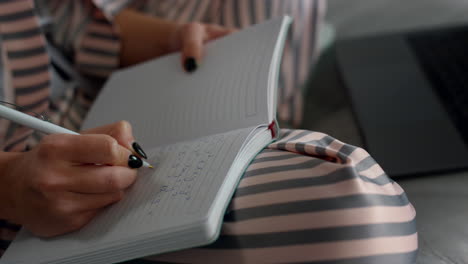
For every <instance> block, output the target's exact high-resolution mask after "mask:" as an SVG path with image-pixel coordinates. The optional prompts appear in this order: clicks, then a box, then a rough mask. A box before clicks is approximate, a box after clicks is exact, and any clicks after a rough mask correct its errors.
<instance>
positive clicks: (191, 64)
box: [184, 57, 197, 72]
mask: <svg viewBox="0 0 468 264" xmlns="http://www.w3.org/2000/svg"><path fill="white" fill-rule="evenodd" d="M184 67H185V70H186V71H187V72H193V71H195V70H196V69H197V61H196V60H195V58H193V57H189V58H187V59H185V64H184Z"/></svg>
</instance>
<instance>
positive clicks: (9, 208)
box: [0, 152, 21, 221]
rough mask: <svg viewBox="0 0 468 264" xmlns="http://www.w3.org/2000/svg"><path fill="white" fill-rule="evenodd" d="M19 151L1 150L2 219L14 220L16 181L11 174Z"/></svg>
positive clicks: (0, 196)
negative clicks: (14, 188) (14, 181)
mask: <svg viewBox="0 0 468 264" xmlns="http://www.w3.org/2000/svg"><path fill="white" fill-rule="evenodd" d="M18 155H21V153H19V152H0V219H5V220H9V221H14V220H15V219H14V214H13V212H14V211H15V204H14V199H13V197H12V195H13V194H14V192H13V191H12V186H13V185H14V183H13V182H12V181H13V180H15V179H13V178H12V177H11V175H10V171H11V166H14V165H15V162H16V160H17V157H18ZM18 180H19V179H18Z"/></svg>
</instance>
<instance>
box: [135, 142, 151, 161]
mask: <svg viewBox="0 0 468 264" xmlns="http://www.w3.org/2000/svg"><path fill="white" fill-rule="evenodd" d="M132 147H133V149H134V150H135V151H136V153H138V155H140V156H142V157H143V158H145V159H147V158H148V156H146V153H145V152H144V151H143V149H142V148H141V146H140V144H138V143H136V142H133V144H132Z"/></svg>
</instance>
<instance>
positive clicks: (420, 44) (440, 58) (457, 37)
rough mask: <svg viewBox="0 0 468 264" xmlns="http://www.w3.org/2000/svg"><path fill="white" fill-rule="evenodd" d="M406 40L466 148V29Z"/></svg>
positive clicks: (467, 32) (467, 129) (467, 40)
mask: <svg viewBox="0 0 468 264" xmlns="http://www.w3.org/2000/svg"><path fill="white" fill-rule="evenodd" d="M408 40H409V43H410V45H411V47H412V48H413V50H414V52H415V54H416V56H417V58H418V60H419V62H420V64H421V66H422V68H423V70H424V71H425V73H426V74H427V77H428V79H429V80H430V82H431V83H432V86H433V87H434V89H435V90H436V92H437V94H438V95H439V97H440V99H441V100H442V102H443V104H444V106H445V108H446V109H447V111H448V113H449V115H450V117H451V118H452V121H453V122H454V123H455V126H456V127H457V128H458V130H459V131H460V132H461V135H462V136H463V138H464V140H465V142H466V143H467V144H468V27H464V28H456V29H450V30H440V31H428V32H423V33H416V34H410V35H409V36H408Z"/></svg>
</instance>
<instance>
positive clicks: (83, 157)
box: [39, 134, 143, 168]
mask: <svg viewBox="0 0 468 264" xmlns="http://www.w3.org/2000/svg"><path fill="white" fill-rule="evenodd" d="M39 153H40V154H41V156H42V157H53V158H56V159H59V160H63V161H66V162H70V163H75V164H77V165H79V164H103V165H112V166H123V167H130V168H139V167H141V166H142V165H143V161H142V160H141V159H140V158H139V157H137V156H135V155H133V153H132V152H131V151H130V150H128V149H127V148H125V147H123V146H122V145H120V144H119V143H118V141H117V140H116V139H115V138H113V137H111V136H109V135H104V134H85V135H69V134H55V135H49V136H47V137H45V138H44V139H43V142H42V143H41V148H40V149H39Z"/></svg>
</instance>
